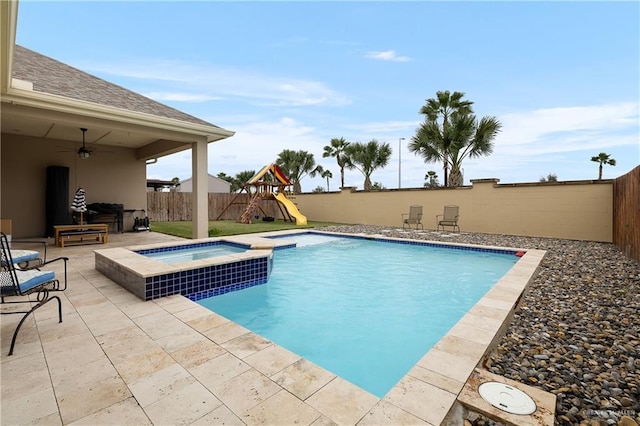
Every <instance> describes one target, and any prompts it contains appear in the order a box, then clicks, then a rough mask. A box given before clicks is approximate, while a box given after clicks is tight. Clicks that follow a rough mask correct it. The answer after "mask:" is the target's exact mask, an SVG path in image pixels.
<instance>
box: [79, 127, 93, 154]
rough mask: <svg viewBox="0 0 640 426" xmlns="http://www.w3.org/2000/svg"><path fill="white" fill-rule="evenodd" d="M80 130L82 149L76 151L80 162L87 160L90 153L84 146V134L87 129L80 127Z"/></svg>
mask: <svg viewBox="0 0 640 426" xmlns="http://www.w3.org/2000/svg"><path fill="white" fill-rule="evenodd" d="M80 130H82V148H80V149H79V150H78V158H79V159H81V160H86V159H87V158H89V157H91V151H89V150H88V149H87V147H86V146H85V144H84V134H85V132H86V131H87V129H85V128H84V127H81V128H80Z"/></svg>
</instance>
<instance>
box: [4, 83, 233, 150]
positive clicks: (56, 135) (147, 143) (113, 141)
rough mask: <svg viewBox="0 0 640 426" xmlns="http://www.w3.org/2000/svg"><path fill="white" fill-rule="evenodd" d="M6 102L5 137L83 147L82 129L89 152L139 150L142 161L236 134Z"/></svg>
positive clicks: (89, 109)
mask: <svg viewBox="0 0 640 426" xmlns="http://www.w3.org/2000/svg"><path fill="white" fill-rule="evenodd" d="M12 92H14V93H15V91H12ZM6 98H7V96H5V95H3V100H2V117H1V120H0V121H1V123H0V125H1V126H2V132H3V133H8V134H16V135H22V136H28V137H34V138H39V139H43V140H44V141H50V142H51V143H59V142H60V141H71V142H74V143H77V144H79V143H81V142H82V132H81V131H80V128H82V127H84V128H87V129H88V131H87V133H86V137H85V141H86V145H87V147H88V148H90V149H91V148H92V147H96V146H117V147H121V148H130V149H135V150H136V157H137V158H139V159H150V158H157V157H161V156H163V155H168V154H172V153H175V152H179V151H182V150H186V149H190V148H191V144H192V143H193V142H195V141H197V140H199V139H206V140H208V141H209V142H211V141H214V140H220V139H224V138H226V137H229V136H231V135H233V132H230V131H227V130H224V129H217V130H218V131H219V133H220V134H219V135H212V134H211V130H210V129H206V128H205V129H201V130H197V129H193V128H186V129H185V128H184V127H185V126H184V124H183V123H172V120H169V119H165V120H162V121H164V122H158V121H160V120H151V122H148V123H145V122H144V121H149V120H148V119H149V118H151V117H134V116H132V115H131V114H128V113H126V112H122V111H114V110H115V109H113V108H109V109H110V110H111V111H108V112H105V113H103V114H100V113H97V112H96V111H95V109H96V107H98V106H96V105H92V106H86V105H85V106H84V108H78V111H69V112H63V111H59V110H58V111H56V110H54V109H52V106H55V105H51V104H49V105H47V106H46V107H42V108H40V107H34V106H29V105H24V104H21V102H20V101H11V102H6ZM67 109H68V108H67ZM116 112H121V113H122V114H121V115H124V116H121V117H118V116H117V115H116V114H114V113H116ZM127 115H128V116H129V117H126V116H127ZM154 118H155V117H154ZM145 119H147V120H145ZM187 127H196V126H193V125H192V126H187ZM197 127H206V126H197ZM216 136H217V137H216Z"/></svg>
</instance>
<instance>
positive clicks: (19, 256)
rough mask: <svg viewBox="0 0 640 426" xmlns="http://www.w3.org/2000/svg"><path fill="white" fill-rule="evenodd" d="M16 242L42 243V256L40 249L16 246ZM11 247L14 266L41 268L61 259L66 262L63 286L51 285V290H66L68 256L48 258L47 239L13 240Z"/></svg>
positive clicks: (26, 243) (25, 243)
mask: <svg viewBox="0 0 640 426" xmlns="http://www.w3.org/2000/svg"><path fill="white" fill-rule="evenodd" d="M16 244H18V245H20V244H24V245H26V246H28V247H31V248H32V247H33V246H34V245H40V244H42V256H41V255H40V251H38V250H30V249H22V248H16V247H15V246H16ZM10 246H11V248H10V249H9V251H10V253H11V259H12V260H13V264H14V266H16V267H17V268H18V269H20V270H23V271H26V270H29V269H40V268H42V267H44V266H47V265H49V264H51V263H54V262H58V261H60V260H62V261H64V262H65V265H64V281H63V282H62V286H60V284H58V285H57V286H56V287H53V286H50V287H49V290H50V291H64V290H66V289H67V260H69V258H68V257H56V258H55V259H52V260H47V242H46V241H38V240H11V243H10ZM1 262H2V266H4V263H5V259H4V258H3V259H2V261H1Z"/></svg>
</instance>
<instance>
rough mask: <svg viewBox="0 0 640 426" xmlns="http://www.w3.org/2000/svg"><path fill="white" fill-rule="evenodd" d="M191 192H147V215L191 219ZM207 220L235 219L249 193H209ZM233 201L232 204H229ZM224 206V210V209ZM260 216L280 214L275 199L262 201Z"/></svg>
mask: <svg viewBox="0 0 640 426" xmlns="http://www.w3.org/2000/svg"><path fill="white" fill-rule="evenodd" d="M191 197H192V193H191V192H147V215H148V216H149V220H151V221H152V222H173V221H180V220H191V219H192V216H191ZM208 197H209V201H208V203H209V220H216V219H217V218H218V216H219V215H220V214H221V213H223V212H224V214H223V215H222V217H221V218H220V220H237V219H238V218H239V217H240V216H241V215H242V212H243V211H244V209H245V208H246V206H247V203H248V202H249V195H248V194H246V193H242V194H235V193H234V194H221V193H213V192H211V193H209V194H208ZM232 202H233V204H231V203H232ZM227 207H228V208H227ZM225 208H226V211H225ZM261 208H262V210H263V211H258V214H259V215H260V216H273V217H275V218H279V217H281V216H282V215H281V214H280V210H279V209H278V206H277V205H276V201H273V200H272V201H262V204H261Z"/></svg>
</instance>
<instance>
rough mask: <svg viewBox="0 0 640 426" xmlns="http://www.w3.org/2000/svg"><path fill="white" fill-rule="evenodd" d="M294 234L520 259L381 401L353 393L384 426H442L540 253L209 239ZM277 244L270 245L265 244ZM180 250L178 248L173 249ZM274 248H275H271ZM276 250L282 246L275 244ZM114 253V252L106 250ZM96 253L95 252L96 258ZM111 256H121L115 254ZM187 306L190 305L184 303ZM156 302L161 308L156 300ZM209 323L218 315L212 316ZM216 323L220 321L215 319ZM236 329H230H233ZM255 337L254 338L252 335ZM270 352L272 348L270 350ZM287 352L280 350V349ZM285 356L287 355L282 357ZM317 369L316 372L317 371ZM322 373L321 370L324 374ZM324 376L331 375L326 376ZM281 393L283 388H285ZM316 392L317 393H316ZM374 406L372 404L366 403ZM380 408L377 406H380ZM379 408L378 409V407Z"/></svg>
mask: <svg viewBox="0 0 640 426" xmlns="http://www.w3.org/2000/svg"><path fill="white" fill-rule="evenodd" d="M297 233H317V234H324V235H335V236H341V237H345V236H353V237H358V238H366V239H383V240H389V241H397V242H400V243H407V242H416V243H419V244H425V245H427V244H428V245H434V246H443V247H473V248H477V249H480V250H483V251H486V250H491V249H495V250H508V251H523V252H524V255H523V256H522V257H521V258H520V259H519V260H518V262H516V263H515V264H514V265H513V267H512V268H511V269H510V270H509V271H508V272H507V273H506V274H504V275H503V276H502V277H501V278H500V279H499V280H498V282H497V283H496V284H495V285H494V286H493V287H492V288H491V289H490V290H489V291H487V293H486V294H485V295H484V296H483V297H482V298H481V299H480V300H479V301H478V302H477V303H476V304H475V305H474V306H473V307H472V308H471V309H470V310H469V311H468V312H467V313H466V314H465V315H464V316H463V317H462V318H461V319H460V320H459V321H458V322H457V323H456V324H455V325H454V326H453V327H452V328H451V329H450V330H449V331H448V332H447V333H446V334H445V336H443V338H442V339H440V340H439V341H438V342H437V343H436V344H435V345H434V346H433V347H432V348H431V349H430V350H429V351H428V352H427V353H426V354H424V355H423V357H422V358H421V359H420V360H419V361H418V362H417V363H416V364H415V365H414V366H413V368H411V370H410V371H409V372H408V373H407V374H406V375H405V376H404V377H403V378H402V379H401V380H400V381H399V382H398V383H397V384H396V385H395V386H394V387H393V388H392V389H391V390H390V391H389V392H388V393H387V394H386V395H385V396H384V397H383V398H382V399H380V398H378V397H376V396H374V395H372V394H370V393H368V392H366V391H364V390H362V389H360V388H357V386H355V385H353V388H356V390H355V391H354V392H356V393H358V394H359V395H357V396H354V398H355V399H356V400H357V399H359V398H360V399H362V400H365V401H369V402H368V403H367V404H371V405H372V407H371V408H369V409H367V410H365V411H366V412H367V415H365V417H364V418H366V419H368V420H369V421H373V422H374V423H375V421H376V420H377V421H378V422H382V421H383V420H384V422H387V423H388V422H389V421H392V420H393V419H394V418H395V419H396V420H398V421H399V420H400V419H402V418H405V417H404V416H410V418H415V419H416V420H417V419H420V420H422V421H426V422H428V423H429V424H434V425H435V424H441V423H442V422H443V421H444V420H445V418H446V417H447V414H448V413H449V412H450V410H451V409H452V407H454V405H455V404H456V401H457V399H458V395H459V394H460V393H461V391H462V389H463V387H464V385H465V383H466V382H467V380H468V379H469V377H470V376H471V375H472V373H473V371H474V369H475V368H476V367H482V363H483V359H484V357H485V356H486V355H487V354H488V353H489V352H490V351H491V350H492V349H493V347H494V346H495V345H496V344H497V342H498V340H499V339H500V337H501V336H502V334H503V333H504V331H505V330H506V328H507V327H508V325H509V322H510V319H511V318H512V316H513V313H514V310H515V309H516V308H517V306H518V303H519V301H520V299H521V298H522V296H523V294H524V293H525V292H526V289H527V287H528V286H529V284H530V283H531V282H532V281H533V279H534V277H535V276H536V274H537V272H538V270H539V266H540V262H541V261H542V259H543V258H544V255H545V253H546V252H545V251H542V250H535V249H520V248H510V247H509V248H506V247H494V246H481V245H471V244H458V243H454V242H436V241H429V240H414V239H411V238H392V237H388V236H386V235H383V234H375V235H372V234H344V233H332V232H326V231H320V232H315V231H311V230H308V229H305V230H287V231H274V232H268V233H260V234H245V235H240V236H233V237H224V238H214V239H211V240H214V241H218V240H226V241H230V242H236V243H241V244H248V243H250V244H251V245H252V246H254V244H255V247H256V249H262V250H266V249H267V245H268V244H266V242H265V239H266V238H265V237H270V236H282V235H291V234H297ZM274 242H275V243H278V241H277V240H273V239H272V240H269V243H274ZM181 243H182V244H184V242H178V243H176V245H179V244H181ZM160 245H163V246H166V245H167V244H152V245H143V246H131V247H128V248H127V249H130V248H136V249H139V248H140V247H150V246H160ZM276 245H277V244H276ZM279 245H280V246H282V245H286V243H282V244H279ZM105 250H118V249H105ZM98 251H100V250H97V251H96V252H98ZM114 254H124V252H121V251H120V252H117V253H115V252H114ZM184 299H185V300H186V301H187V302H186V303H193V305H194V307H196V306H198V307H200V305H199V304H197V303H196V302H192V301H190V300H189V299H187V298H186V297H185V298H184ZM156 302H158V303H160V301H159V300H156ZM212 314H213V317H216V316H218V314H215V313H212ZM218 317H219V318H220V321H222V320H226V321H228V319H226V318H225V317H222V316H218ZM233 324H235V323H233ZM256 336H257V335H256ZM274 346H277V345H275V344H274ZM281 349H282V350H284V351H287V350H286V349H284V348H281ZM287 352H288V351H287ZM318 368H320V367H318ZM324 371H326V370H324ZM327 374H332V373H329V372H327ZM285 388H286V387H285ZM318 392H320V391H318ZM372 401H375V403H371V402H372ZM380 404H382V405H380ZM381 406H382V407H383V409H381V408H380V407H381Z"/></svg>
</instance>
